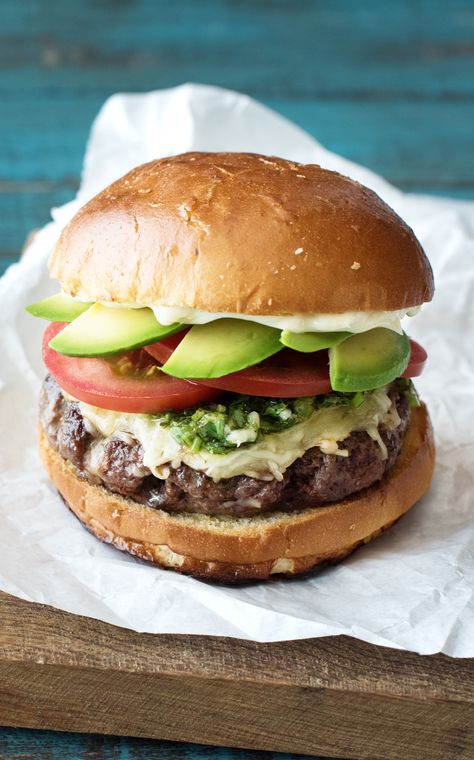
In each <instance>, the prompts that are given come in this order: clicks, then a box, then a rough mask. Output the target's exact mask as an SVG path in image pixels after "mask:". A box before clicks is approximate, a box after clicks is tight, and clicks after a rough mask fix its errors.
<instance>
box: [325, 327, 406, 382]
mask: <svg viewBox="0 0 474 760" xmlns="http://www.w3.org/2000/svg"><path fill="white" fill-rule="evenodd" d="M409 359H410V341H409V339H408V336H407V335H405V333H403V335H399V334H398V333H396V332H394V331H393V330H388V329H387V328H386V327H375V328H374V329H373V330H368V331H367V332H364V333H358V334H357V335H352V336H351V337H350V338H348V339H347V340H345V341H344V342H343V343H340V344H339V345H338V346H334V347H333V348H330V349H329V377H330V379H331V386H332V388H333V390H335V391H347V392H350V391H371V390H374V389H375V388H380V387H381V386H382V385H386V384H387V383H390V382H392V380H395V378H396V377H399V376H400V375H401V374H402V372H404V370H405V369H406V368H407V365H408V362H409Z"/></svg>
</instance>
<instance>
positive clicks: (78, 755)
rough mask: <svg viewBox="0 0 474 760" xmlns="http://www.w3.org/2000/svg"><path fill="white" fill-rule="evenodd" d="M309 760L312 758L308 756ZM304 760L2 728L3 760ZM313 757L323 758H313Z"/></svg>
mask: <svg viewBox="0 0 474 760" xmlns="http://www.w3.org/2000/svg"><path fill="white" fill-rule="evenodd" d="M305 757H306V759H307V760H311V758H310V757H308V756H307V755H306V756H305ZM19 758H21V760H56V758H57V759H58V760H298V758H301V760H303V755H293V754H291V755H288V754H280V753H277V752H256V751H251V750H243V749H240V750H239V749H225V748H221V747H207V746H199V745H197V744H175V743H174V742H165V741H163V742H157V741H151V740H145V739H134V740H133V741H131V740H129V739H124V738H122V737H116V736H96V735H88V736H84V735H81V734H61V733H57V732H54V731H31V730H24V729H15V728H3V729H1V728H0V760H19ZM313 760H323V758H317V757H313Z"/></svg>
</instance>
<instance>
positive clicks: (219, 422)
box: [156, 393, 364, 454]
mask: <svg viewBox="0 0 474 760" xmlns="http://www.w3.org/2000/svg"><path fill="white" fill-rule="evenodd" d="M360 395H362V400H359V399H358V398H357V401H354V399H355V398H356V397H359V396H360ZM363 400H364V399H363V394H354V393H328V394H326V395H322V396H310V397H304V398H291V399H281V398H276V399H269V398H262V397H259V396H241V395H235V396H230V397H229V398H228V400H226V401H227V403H225V404H224V403H220V404H208V405H206V406H204V407H199V408H197V409H186V410H184V411H182V412H167V413H166V414H164V415H156V416H157V417H159V419H160V421H161V424H162V425H163V427H166V428H169V431H170V433H171V435H172V436H173V438H174V439H175V441H177V442H178V443H180V444H181V445H182V446H185V447H186V448H187V449H189V450H190V451H192V452H195V453H197V452H199V451H201V449H204V450H206V451H208V452H211V453H212V454H226V453H228V452H229V451H232V450H234V449H236V448H238V447H240V446H248V445H251V444H252V443H256V442H257V441H259V440H261V439H262V437H263V436H264V435H267V434H268V433H280V432H281V431H283V430H287V429H288V428H291V427H293V426H294V425H297V424H298V423H300V422H304V421H305V420H307V419H308V417H310V415H311V414H312V413H313V412H314V411H315V410H317V409H322V408H323V407H328V406H334V405H340V404H347V405H351V404H353V403H355V404H356V405H359V404H360V403H362V401H363Z"/></svg>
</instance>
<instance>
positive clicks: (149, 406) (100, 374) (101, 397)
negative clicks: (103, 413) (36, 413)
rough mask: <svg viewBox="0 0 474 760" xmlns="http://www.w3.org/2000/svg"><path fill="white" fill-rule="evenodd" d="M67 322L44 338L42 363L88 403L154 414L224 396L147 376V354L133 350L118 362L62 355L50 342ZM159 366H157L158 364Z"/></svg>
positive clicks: (160, 375)
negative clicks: (128, 365)
mask: <svg viewBox="0 0 474 760" xmlns="http://www.w3.org/2000/svg"><path fill="white" fill-rule="evenodd" d="M65 326H66V325H65V323H62V322H52V323H51V324H50V325H49V326H48V328H47V329H46V332H45V334H44V338H43V361H44V363H45V364H46V367H47V368H48V370H49V372H50V373H51V375H52V376H53V377H54V378H55V380H56V381H57V382H58V384H59V385H60V386H61V388H63V389H64V390H65V391H66V392H67V393H70V394H71V396H74V397H75V398H77V399H79V400H80V401H85V402H86V403H87V404H92V405H93V406H99V407H101V408H102V409H111V410H113V411H116V412H134V413H140V412H141V413H144V414H147V413H152V412H163V411H168V410H171V409H185V408H186V407H190V406H196V405H199V404H206V403H207V402H209V401H214V400H215V399H216V398H218V397H219V396H221V395H222V392H221V391H218V390H215V389H214V388H208V387H206V386H203V385H198V384H196V383H192V382H189V381H188V380H180V379H178V378H174V377H169V376H168V375H165V374H163V373H161V372H158V373H156V374H152V375H151V377H146V376H145V369H146V367H147V366H148V367H149V366H150V363H149V361H144V357H146V354H145V353H144V352H142V351H133V352H130V353H129V354H125V355H124V354H122V355H121V357H117V358H116V359H84V358H78V357H73V356H63V355H62V354H58V353H57V352H56V351H53V349H51V348H49V346H48V343H49V341H50V340H52V339H53V338H54V336H55V335H57V333H58V332H60V331H61V330H62V329H63V327H65ZM127 356H128V357H129V358H130V359H131V360H132V362H133V363H132V366H131V371H130V372H126V373H125V374H124V370H123V361H122V370H121V372H120V373H119V371H118V368H119V366H120V365H119V364H118V362H119V361H120V359H121V358H122V359H123V357H127ZM155 366H156V365H155Z"/></svg>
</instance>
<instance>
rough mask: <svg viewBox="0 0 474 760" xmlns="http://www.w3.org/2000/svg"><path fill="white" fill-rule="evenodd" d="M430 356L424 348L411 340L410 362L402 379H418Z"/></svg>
mask: <svg viewBox="0 0 474 760" xmlns="http://www.w3.org/2000/svg"><path fill="white" fill-rule="evenodd" d="M427 358H428V354H427V353H426V351H425V349H424V348H423V346H420V344H419V343H417V342H416V340H412V339H411V338H410V361H409V362H408V367H407V368H406V370H405V372H404V373H403V374H402V377H418V376H419V375H421V373H422V372H423V370H424V367H425V363H426V360H427Z"/></svg>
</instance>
